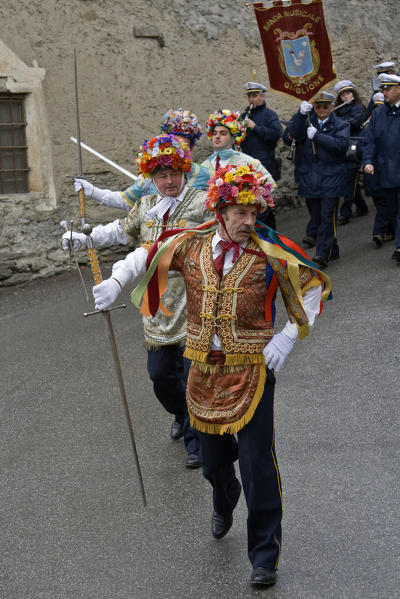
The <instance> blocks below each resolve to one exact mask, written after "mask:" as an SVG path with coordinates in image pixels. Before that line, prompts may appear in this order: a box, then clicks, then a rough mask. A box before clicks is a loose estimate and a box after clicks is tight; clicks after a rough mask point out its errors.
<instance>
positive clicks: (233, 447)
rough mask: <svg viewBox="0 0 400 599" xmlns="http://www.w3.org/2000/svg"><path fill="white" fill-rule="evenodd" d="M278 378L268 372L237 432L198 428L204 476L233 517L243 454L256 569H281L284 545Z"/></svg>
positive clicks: (220, 509)
mask: <svg viewBox="0 0 400 599" xmlns="http://www.w3.org/2000/svg"><path fill="white" fill-rule="evenodd" d="M274 390H275V377H274V375H273V373H272V372H270V371H268V376H267V382H266V385H265V388H264V394H263V396H262V398H261V401H260V403H259V405H258V407H257V409H256V411H255V413H254V416H253V418H252V419H251V420H250V422H249V423H248V424H247V425H246V426H245V427H243V428H242V429H241V430H240V431H239V432H238V433H237V439H236V438H235V436H234V435H211V434H206V433H200V432H199V433H198V434H199V437H200V460H201V461H202V464H203V475H204V477H205V478H206V479H207V480H208V481H209V482H210V483H211V485H212V487H213V506H214V510H215V511H216V512H217V513H218V514H219V515H221V516H225V517H226V516H229V515H230V514H231V513H232V511H233V508H234V507H235V504H236V500H237V492H238V484H239V482H238V480H237V478H236V476H235V469H234V466H233V463H234V461H235V460H236V459H239V468H240V475H241V479H242V485H243V491H244V495H245V498H246V503H247V509H248V518H247V543H248V556H249V559H250V562H251V564H252V565H253V567H254V568H256V567H258V566H262V567H264V568H271V569H273V570H275V569H276V568H277V566H278V560H279V555H280V549H281V519H282V493H281V482H280V476H279V470H278V463H277V460H276V455H275V434H274Z"/></svg>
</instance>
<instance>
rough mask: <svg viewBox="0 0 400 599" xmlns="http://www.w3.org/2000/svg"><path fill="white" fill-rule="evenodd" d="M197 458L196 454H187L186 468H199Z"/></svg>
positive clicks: (199, 464)
mask: <svg viewBox="0 0 400 599" xmlns="http://www.w3.org/2000/svg"><path fill="white" fill-rule="evenodd" d="M200 466H201V463H200V462H199V456H198V455H197V453H188V454H187V456H186V468H200Z"/></svg>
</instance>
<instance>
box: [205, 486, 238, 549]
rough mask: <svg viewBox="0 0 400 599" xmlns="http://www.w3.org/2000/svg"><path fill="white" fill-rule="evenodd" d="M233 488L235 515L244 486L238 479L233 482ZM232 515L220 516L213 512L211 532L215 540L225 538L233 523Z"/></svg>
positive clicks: (231, 494)
mask: <svg viewBox="0 0 400 599" xmlns="http://www.w3.org/2000/svg"><path fill="white" fill-rule="evenodd" d="M232 487H233V489H232ZM232 487H231V489H230V493H229V494H230V496H231V500H232V513H233V510H234V509H235V507H236V505H237V502H238V501H239V497H240V493H241V491H242V485H241V484H240V482H239V481H238V479H237V478H235V479H234V480H233V482H232ZM232 513H231V514H230V515H229V516H220V515H219V514H217V512H216V511H215V510H214V511H213V515H212V518H211V532H212V535H213V537H214V539H222V537H224V536H225V535H226V533H227V532H228V531H229V529H230V527H231V526H232V522H233V515H232Z"/></svg>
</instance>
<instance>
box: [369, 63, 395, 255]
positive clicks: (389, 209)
mask: <svg viewBox="0 0 400 599" xmlns="http://www.w3.org/2000/svg"><path fill="white" fill-rule="evenodd" d="M380 77H381V78H382V79H381V80H382V86H384V85H400V77H398V76H396V75H386V76H385V75H381V76H380ZM362 156H363V158H362V164H363V167H364V166H365V165H367V164H373V165H374V168H375V172H376V174H377V176H378V180H379V186H380V187H381V188H383V190H384V192H385V201H386V215H387V217H388V218H389V221H390V222H391V223H392V225H393V227H394V228H395V231H396V233H395V247H396V250H400V209H399V208H400V105H399V106H390V105H388V104H384V105H383V106H382V107H381V108H380V109H379V110H375V111H374V112H373V113H372V115H371V120H370V122H369V125H368V127H367V129H366V133H365V143H364V144H363V149H362Z"/></svg>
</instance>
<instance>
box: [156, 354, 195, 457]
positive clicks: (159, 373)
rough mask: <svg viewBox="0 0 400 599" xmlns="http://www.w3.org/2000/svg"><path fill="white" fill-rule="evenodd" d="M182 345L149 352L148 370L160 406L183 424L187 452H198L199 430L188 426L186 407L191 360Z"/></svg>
mask: <svg viewBox="0 0 400 599" xmlns="http://www.w3.org/2000/svg"><path fill="white" fill-rule="evenodd" d="M184 350H185V348H184V347H182V346H181V345H163V346H160V347H159V348H157V349H148V350H147V370H148V373H149V375H150V378H151V380H152V382H153V389H154V394H155V396H156V397H157V399H158V401H159V402H160V403H161V405H162V406H163V407H164V408H165V409H166V410H167V412H169V413H170V414H173V415H174V416H175V419H176V420H177V421H178V422H180V423H181V424H182V425H183V440H184V442H185V448H186V451H187V453H195V454H197V453H198V450H199V441H198V437H197V431H195V430H194V429H193V428H192V427H191V426H189V415H188V411H187V408H186V385H187V377H188V373H189V368H190V361H189V360H187V359H186V358H184V357H183V352H184Z"/></svg>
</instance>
